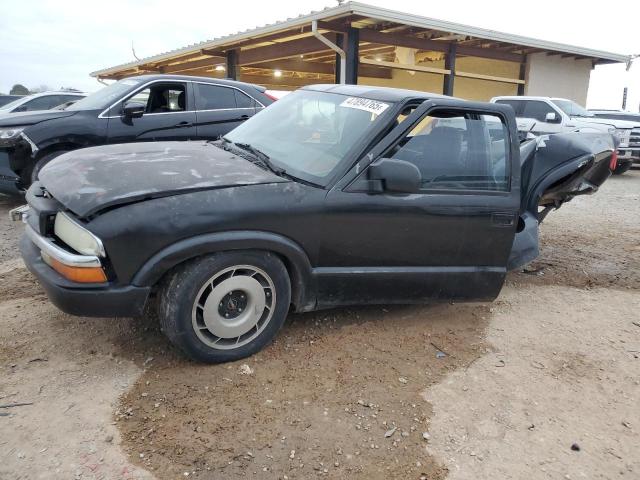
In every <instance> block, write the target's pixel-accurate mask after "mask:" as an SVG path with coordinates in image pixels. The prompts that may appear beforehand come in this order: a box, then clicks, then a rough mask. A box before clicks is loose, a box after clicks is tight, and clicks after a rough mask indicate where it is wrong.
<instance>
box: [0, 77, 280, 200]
mask: <svg viewBox="0 0 640 480" xmlns="http://www.w3.org/2000/svg"><path fill="white" fill-rule="evenodd" d="M273 101H274V99H273V98H272V97H270V96H268V95H266V94H265V89H264V88H263V87H260V86H257V85H251V84H248V83H241V82H234V81H231V80H218V79H212V78H201V77H190V76H176V75H143V76H139V77H130V78H126V79H123V80H120V81H118V82H116V83H113V84H111V85H109V86H108V87H106V88H103V89H102V90H99V91H97V92H95V93H93V94H91V95H89V96H88V97H86V98H84V99H82V100H80V101H78V102H76V103H75V104H73V105H71V106H70V107H68V108H66V109H65V110H59V111H48V112H40V113H37V114H36V113H33V114H31V113H28V112H27V113H16V114H13V115H11V116H9V117H5V118H2V119H0V192H2V193H9V194H16V193H19V192H20V191H22V190H24V189H26V188H27V187H28V186H29V185H30V184H31V183H32V182H33V181H34V180H35V179H37V178H38V172H39V171H40V169H41V168H42V167H43V166H44V165H45V164H46V163H48V162H49V161H51V160H52V159H53V158H55V157H57V156H59V155H61V154H63V153H65V152H68V151H71V150H76V149H78V148H83V147H89V146H96V145H104V144H110V143H124V142H140V141H155V140H196V139H215V138H218V137H219V136H221V135H224V134H225V133H227V132H229V131H230V130H232V129H233V128H235V127H236V126H238V125H239V124H240V123H242V122H243V121H245V120H246V119H248V118H250V117H251V116H253V115H254V114H255V113H256V112H258V111H260V110H261V109H263V108H264V107H266V106H267V105H269V104H271V103H272V102H273Z"/></svg>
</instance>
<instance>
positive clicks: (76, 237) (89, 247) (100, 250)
mask: <svg viewBox="0 0 640 480" xmlns="http://www.w3.org/2000/svg"><path fill="white" fill-rule="evenodd" d="M53 232H54V233H55V234H56V236H57V237H58V238H59V239H60V240H62V241H63V242H64V243H66V244H67V245H69V246H70V247H71V248H73V249H74V250H75V251H76V252H78V253H83V254H85V255H96V256H98V257H105V256H106V254H105V251H104V246H103V245H102V241H101V240H100V239H99V238H98V237H96V236H95V235H94V234H93V233H91V232H90V231H89V230H87V229H86V228H84V227H82V226H81V225H79V224H78V223H76V222H75V221H74V220H72V219H71V218H70V217H69V216H68V215H67V214H66V213H64V212H58V214H57V215H56V220H55V222H54V224H53Z"/></svg>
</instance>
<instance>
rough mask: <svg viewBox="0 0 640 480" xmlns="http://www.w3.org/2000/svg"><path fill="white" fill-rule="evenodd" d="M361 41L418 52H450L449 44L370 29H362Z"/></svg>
mask: <svg viewBox="0 0 640 480" xmlns="http://www.w3.org/2000/svg"><path fill="white" fill-rule="evenodd" d="M360 41H361V42H369V43H380V44H382V45H393V46H396V47H407V48H416V49H418V50H433V51H436V52H448V51H449V42H438V41H435V40H425V39H424V38H418V37H410V36H408V35H399V34H396V33H382V32H378V31H376V30H371V29H370V28H361V29H360Z"/></svg>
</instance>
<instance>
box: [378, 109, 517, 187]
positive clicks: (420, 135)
mask: <svg viewBox="0 0 640 480" xmlns="http://www.w3.org/2000/svg"><path fill="white" fill-rule="evenodd" d="M385 157H386V158H394V159H398V160H405V161H408V162H411V163H413V164H414V165H416V166H417V167H418V169H419V170H420V173H421V174H422V189H423V190H491V191H508V190H509V175H510V172H509V132H508V129H507V127H506V125H505V124H504V121H503V120H502V119H501V118H500V117H498V116H496V115H483V114H475V113H468V112H465V113H457V112H453V111H442V112H436V113H430V114H429V115H427V116H425V117H424V118H423V119H422V120H421V121H419V122H418V124H417V125H416V126H415V127H413V128H412V129H411V131H410V132H409V133H408V134H407V135H406V136H405V137H404V138H402V139H401V140H400V141H399V142H398V143H397V144H396V146H395V147H393V148H392V149H391V150H390V151H389V152H387V153H386V154H385Z"/></svg>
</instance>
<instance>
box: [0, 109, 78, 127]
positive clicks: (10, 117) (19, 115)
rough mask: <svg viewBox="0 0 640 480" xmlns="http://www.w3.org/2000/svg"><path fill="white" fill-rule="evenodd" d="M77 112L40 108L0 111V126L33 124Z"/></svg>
mask: <svg viewBox="0 0 640 480" xmlns="http://www.w3.org/2000/svg"><path fill="white" fill-rule="evenodd" d="M76 113H78V112H75V111H73V112H67V111H65V110H42V111H39V112H16V113H4V114H2V113H0V127H18V126H25V125H35V124H36V123H40V122H44V121H45V120H54V119H56V118H64V117H70V116H71V115H75V114H76Z"/></svg>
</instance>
